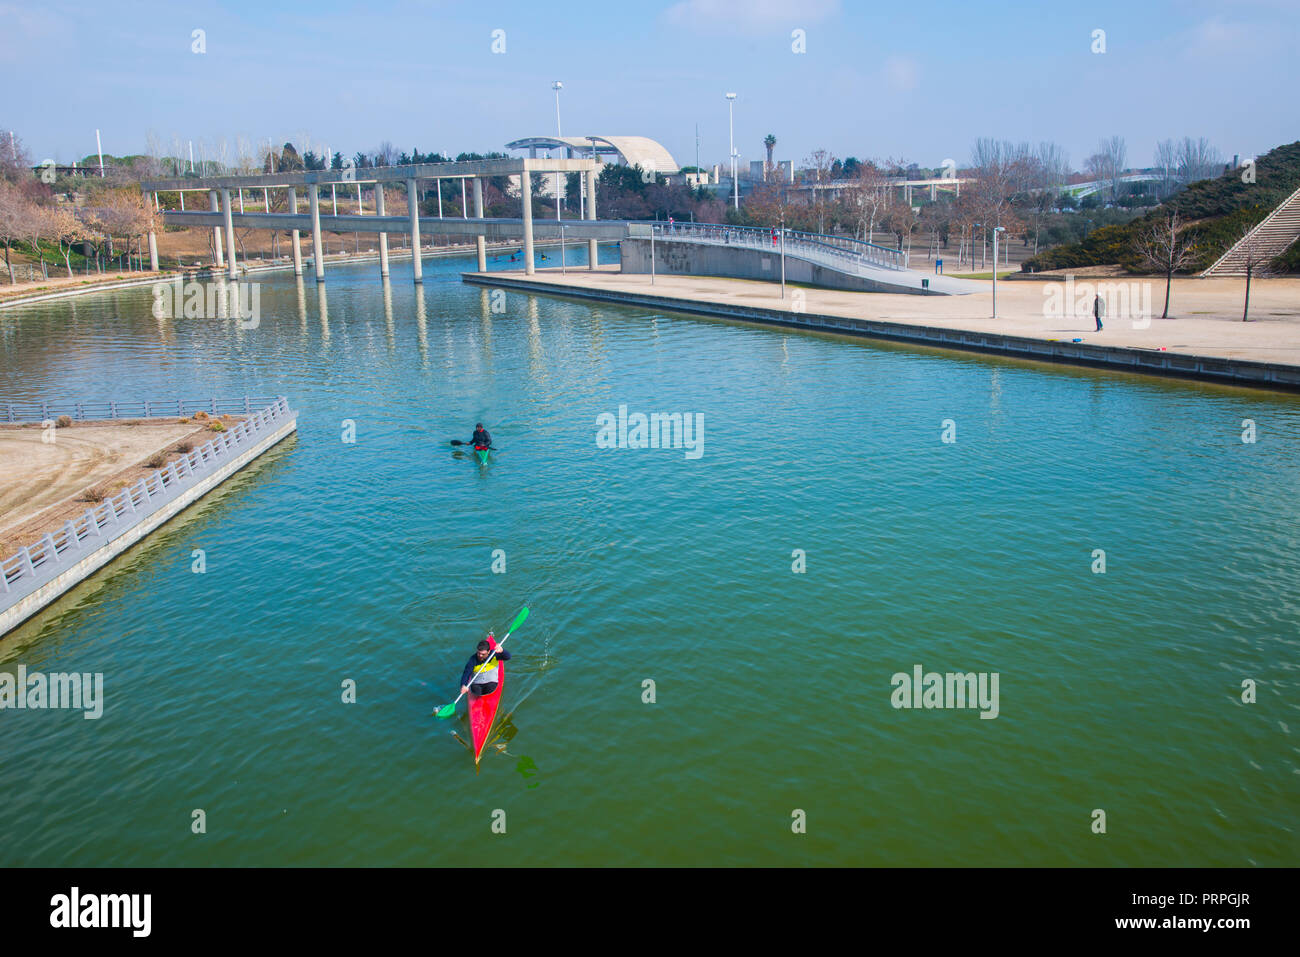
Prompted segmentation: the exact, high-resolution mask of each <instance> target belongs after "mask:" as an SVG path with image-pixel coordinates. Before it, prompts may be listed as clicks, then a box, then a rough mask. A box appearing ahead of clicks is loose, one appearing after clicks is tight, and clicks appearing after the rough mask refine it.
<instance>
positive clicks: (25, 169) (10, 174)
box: [0, 126, 32, 182]
mask: <svg viewBox="0 0 1300 957" xmlns="http://www.w3.org/2000/svg"><path fill="white" fill-rule="evenodd" d="M31 171H32V157H31V154H30V153H28V152H27V147H26V146H24V145H23V138H22V137H21V136H19V135H18V134H17V133H15V132H14V131H13V130H10V129H6V128H5V127H3V126H0V176H3V177H4V178H5V179H8V180H11V181H13V182H17V181H18V180H19V179H22V178H24V177H26V176H29V175H31Z"/></svg>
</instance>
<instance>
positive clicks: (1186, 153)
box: [1177, 136, 1223, 183]
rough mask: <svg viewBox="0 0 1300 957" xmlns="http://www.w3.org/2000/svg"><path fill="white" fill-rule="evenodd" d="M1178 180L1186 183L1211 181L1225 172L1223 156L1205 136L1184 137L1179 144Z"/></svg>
mask: <svg viewBox="0 0 1300 957" xmlns="http://www.w3.org/2000/svg"><path fill="white" fill-rule="evenodd" d="M1177 159H1178V178H1179V179H1180V180H1182V182H1184V183H1195V182H1196V181H1197V180H1202V179H1210V178H1212V177H1215V176H1218V175H1219V174H1220V173H1222V172H1223V156H1222V154H1220V153H1219V151H1218V150H1217V149H1215V148H1214V147H1213V146H1211V145H1210V141H1209V140H1207V139H1206V138H1205V137H1204V136H1202V137H1201V138H1200V139H1195V140H1194V139H1192V138H1191V137H1190V136H1184V137H1183V141H1182V142H1181V143H1179V144H1178V152H1177Z"/></svg>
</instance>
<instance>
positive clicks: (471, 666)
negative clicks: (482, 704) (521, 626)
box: [460, 631, 510, 695]
mask: <svg viewBox="0 0 1300 957" xmlns="http://www.w3.org/2000/svg"><path fill="white" fill-rule="evenodd" d="M494 651H495V652H496V654H495V655H493V654H492V652H494ZM489 657H491V658H492V660H491V661H490V662H489V661H488V658H489ZM509 660H510V652H508V651H506V650H505V649H504V648H502V649H500V650H498V649H497V640H496V638H495V637H493V635H492V632H490V631H489V632H488V636H487V638H486V639H485V640H483V641H480V642H479V643H478V648H477V649H476V650H475V652H474V654H472V655H470V656H469V661H467V662H465V670H464V671H462V672H461V675H460V693H461V694H465V693H467V692H469V693H472V694H475V695H487V694H491V693H492V692H494V691H496V690H497V684H498V680H497V675H498V672H497V662H498V661H509Z"/></svg>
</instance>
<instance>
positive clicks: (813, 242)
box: [649, 223, 907, 272]
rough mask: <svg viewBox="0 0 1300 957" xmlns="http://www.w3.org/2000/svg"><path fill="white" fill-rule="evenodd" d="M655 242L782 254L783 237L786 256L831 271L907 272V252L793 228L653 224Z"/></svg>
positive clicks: (706, 224)
mask: <svg viewBox="0 0 1300 957" xmlns="http://www.w3.org/2000/svg"><path fill="white" fill-rule="evenodd" d="M649 225H650V226H651V228H652V229H653V230H654V235H655V238H656V239H665V240H669V239H671V240H681V241H683V242H693V243H711V244H713V245H718V246H741V247H744V248H747V249H761V250H763V251H764V252H771V253H779V252H780V251H781V238H782V234H784V237H785V253H786V255H787V256H797V257H799V258H800V259H807V260H809V261H811V262H817V263H820V264H822V265H826V266H830V267H831V268H833V269H840V270H844V271H847V272H856V271H857V270H858V269H859V268H861V267H874V268H877V269H906V268H907V253H906V251H904V250H902V249H890V248H889V247H888V246H877V245H876V244H875V243H868V242H863V241H862V240H860V239H850V238H849V237H847V236H827V235H824V234H822V233H804V232H799V231H798V230H794V229H785V230H783V229H765V228H762V227H755V226H719V225H714V224H711V223H673V224H672V225H671V226H670V225H669V224H668V223H652V224H649Z"/></svg>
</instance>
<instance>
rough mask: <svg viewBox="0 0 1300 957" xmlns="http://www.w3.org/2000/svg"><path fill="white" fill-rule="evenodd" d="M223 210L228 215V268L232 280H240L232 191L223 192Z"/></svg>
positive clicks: (225, 190)
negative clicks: (231, 208) (232, 212)
mask: <svg viewBox="0 0 1300 957" xmlns="http://www.w3.org/2000/svg"><path fill="white" fill-rule="evenodd" d="M221 210H222V212H224V213H225V214H226V266H227V270H228V271H227V275H228V276H230V278H231V279H238V278H239V268H238V267H237V266H236V265H235V221H234V220H233V219H232V218H231V213H230V190H228V189H223V190H222V191H221Z"/></svg>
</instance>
